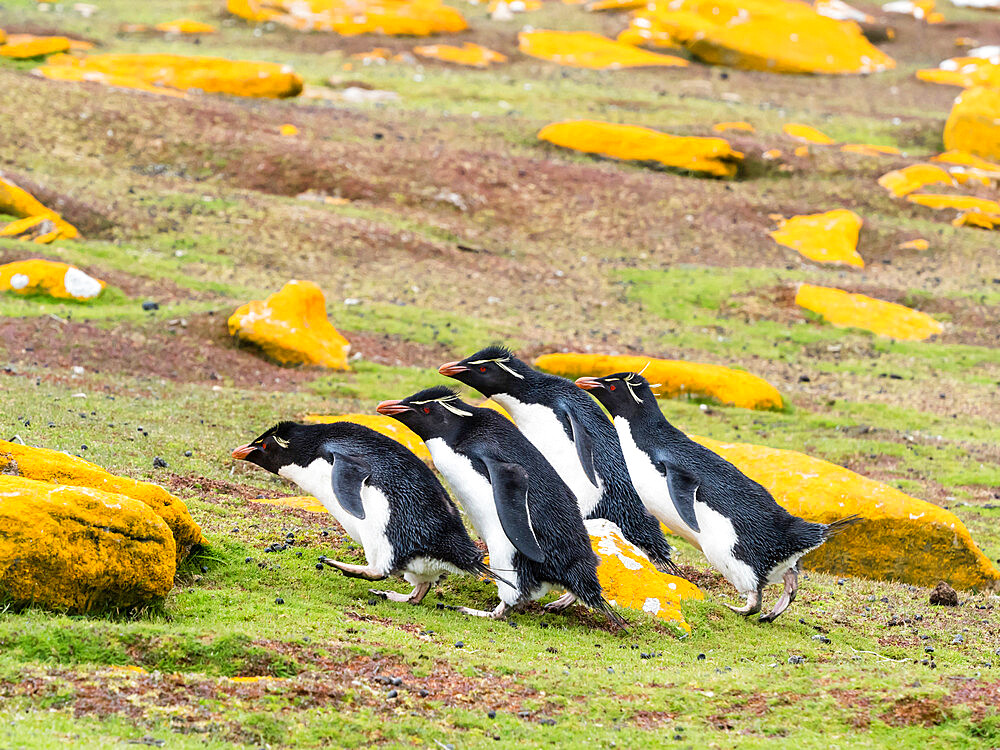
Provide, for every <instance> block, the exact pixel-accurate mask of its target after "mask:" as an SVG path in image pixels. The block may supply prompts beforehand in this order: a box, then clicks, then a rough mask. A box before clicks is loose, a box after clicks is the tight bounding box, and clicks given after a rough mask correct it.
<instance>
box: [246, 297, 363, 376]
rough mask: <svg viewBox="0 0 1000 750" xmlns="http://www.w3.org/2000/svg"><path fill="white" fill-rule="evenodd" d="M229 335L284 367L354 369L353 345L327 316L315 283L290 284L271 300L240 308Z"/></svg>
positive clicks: (323, 300) (323, 299) (256, 301)
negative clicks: (349, 360) (351, 360)
mask: <svg viewBox="0 0 1000 750" xmlns="http://www.w3.org/2000/svg"><path fill="white" fill-rule="evenodd" d="M229 335H231V336H235V337H237V338H238V339H239V340H241V341H248V342H250V343H251V344H254V345H256V346H258V347H259V348H260V349H261V351H263V352H264V354H266V355H267V356H268V357H270V358H271V359H273V360H275V361H277V362H280V363H281V364H283V365H316V366H319V367H328V368H330V369H331V370H348V369H350V368H349V367H348V364H347V355H348V353H350V350H351V345H350V343H349V342H348V341H347V339H345V338H344V337H343V336H342V335H341V334H340V333H339V332H338V331H337V329H336V328H334V327H333V324H332V323H330V321H329V319H328V318H327V317H326V298H325V297H324V296H323V291H322V290H321V289H320V288H319V287H318V286H317V285H316V284H314V283H313V282H311V281H294V280H293V281H289V282H288V283H287V284H285V285H284V286H283V287H282V288H281V289H280V290H279V291H277V292H275V293H274V294H272V295H271V296H270V297H268V298H267V299H265V300H254V301H252V302H248V303H247V304H245V305H243V306H241V307H239V308H238V309H237V310H236V312H234V313H233V314H232V315H231V316H229Z"/></svg>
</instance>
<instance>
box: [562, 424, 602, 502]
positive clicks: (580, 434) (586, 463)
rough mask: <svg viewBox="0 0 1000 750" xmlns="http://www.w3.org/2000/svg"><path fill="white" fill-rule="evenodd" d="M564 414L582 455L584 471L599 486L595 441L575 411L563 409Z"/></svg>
mask: <svg viewBox="0 0 1000 750" xmlns="http://www.w3.org/2000/svg"><path fill="white" fill-rule="evenodd" d="M563 414H564V415H565V416H566V418H567V419H568V420H569V426H570V429H571V430H572V431H573V444H574V445H575V446H576V454H577V455H578V456H579V457H580V464H581V465H582V466H583V473H584V474H586V475H587V479H589V480H590V483H591V484H592V485H594V486H595V487H596V486H597V471H596V470H595V469H594V441H593V440H591V438H590V433H589V432H587V430H585V429H584V427H583V425H582V424H580V421H579V420H578V419H576V417H574V416H573V412H572V411H569V410H568V409H566V410H563Z"/></svg>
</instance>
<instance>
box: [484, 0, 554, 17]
mask: <svg viewBox="0 0 1000 750" xmlns="http://www.w3.org/2000/svg"><path fill="white" fill-rule="evenodd" d="M541 9H542V3H541V0H492V2H490V4H489V5H488V6H487V8H486V10H487V11H488V12H489V13H490V14H491V15H492V14H494V13H497V12H499V13H500V14H504V13H505V12H509V13H530V12H531V11H533V10H541Z"/></svg>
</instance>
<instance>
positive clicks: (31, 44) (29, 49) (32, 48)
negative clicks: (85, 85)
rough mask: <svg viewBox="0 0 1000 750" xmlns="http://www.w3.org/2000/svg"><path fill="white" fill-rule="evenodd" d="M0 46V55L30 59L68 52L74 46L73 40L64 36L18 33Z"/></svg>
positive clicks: (17, 58)
mask: <svg viewBox="0 0 1000 750" xmlns="http://www.w3.org/2000/svg"><path fill="white" fill-rule="evenodd" d="M18 36H19V37H20V38H11V39H8V40H7V43H6V44H4V45H3V46H0V56H2V57H11V58H14V59H15V60H30V59H31V58H33V57H45V56H46V55H54V54H55V53H57V52H68V51H69V50H70V49H71V48H72V44H73V42H72V40H70V39H67V38H66V37H64V36H34V35H32V34H25V35H23V36H22V35H18Z"/></svg>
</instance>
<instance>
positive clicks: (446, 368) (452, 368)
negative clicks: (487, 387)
mask: <svg viewBox="0 0 1000 750" xmlns="http://www.w3.org/2000/svg"><path fill="white" fill-rule="evenodd" d="M468 371H469V368H468V367H466V366H465V365H463V364H462V363H461V362H445V363H444V364H443V365H441V366H440V367H439V368H438V372H439V373H441V374H442V375H447V376H448V377H449V378H453V377H455V376H456V375H458V374H459V373H460V372H468Z"/></svg>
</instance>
